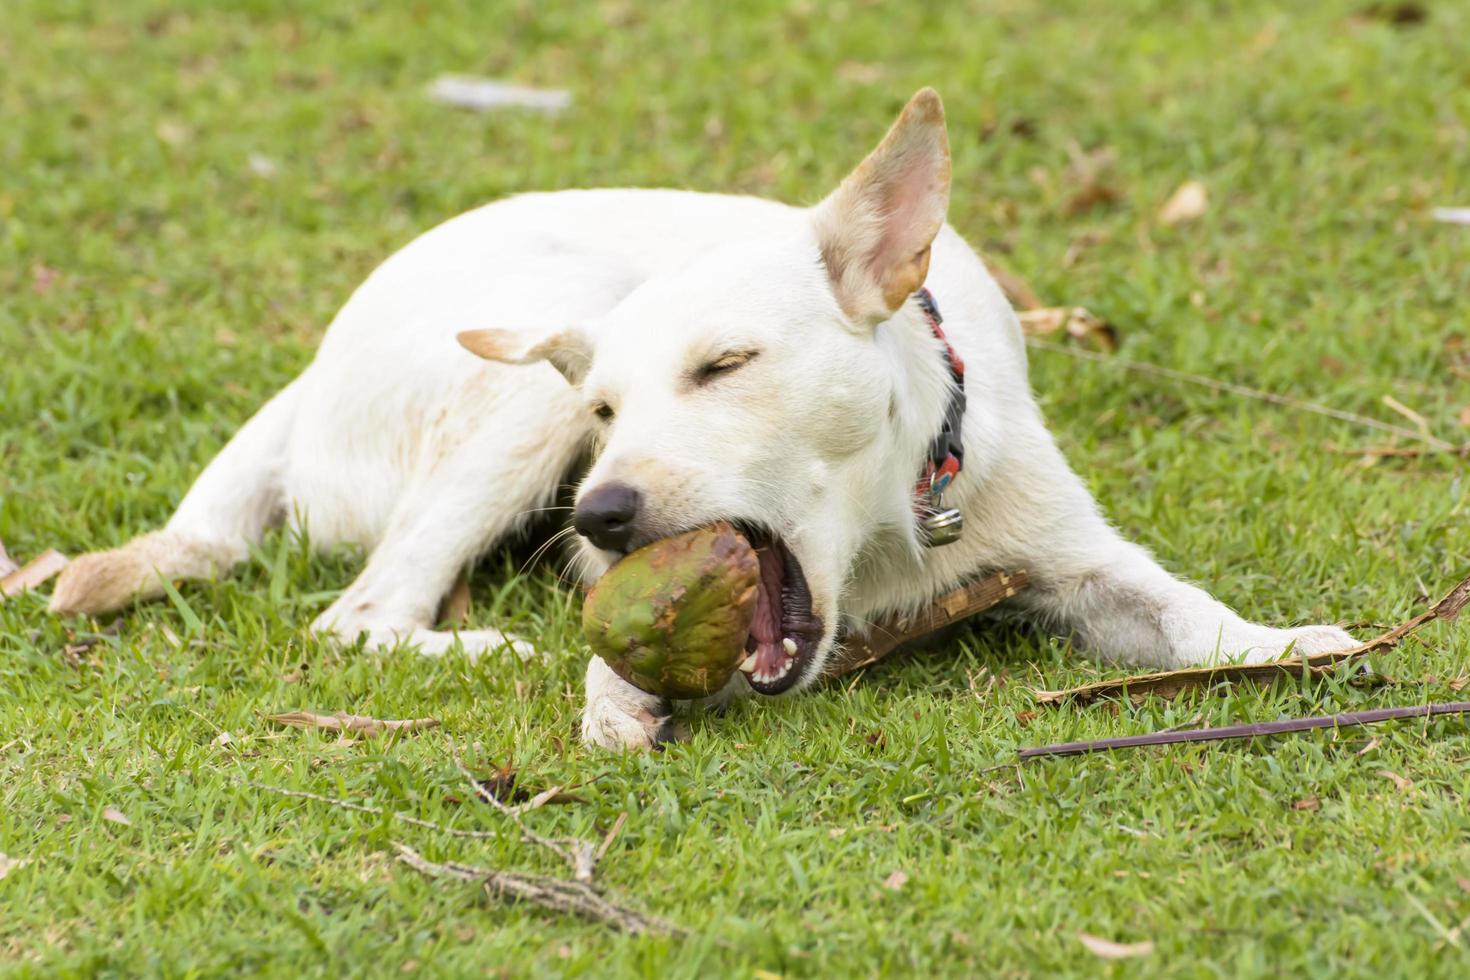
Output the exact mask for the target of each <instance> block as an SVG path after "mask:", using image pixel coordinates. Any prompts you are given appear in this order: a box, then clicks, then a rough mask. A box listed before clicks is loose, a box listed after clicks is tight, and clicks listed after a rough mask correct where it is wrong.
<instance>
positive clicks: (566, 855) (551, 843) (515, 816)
mask: <svg viewBox="0 0 1470 980" xmlns="http://www.w3.org/2000/svg"><path fill="white" fill-rule="evenodd" d="M454 765H455V768H457V769H458V770H459V772H460V775H462V776H464V779H465V782H466V783H468V784H469V787H470V789H471V790H472V791H473V792H474V794H475V795H476V796H478V797H479V798H480V799H482V800H484V801H485V802H486V803H489V804H490V805H491V806H493V807H494V808H495V809H497V810H499V811H500V812H501V813H503V814H505V815H506V816H507V817H510V819H511V822H512V823H514V824H515V825H516V829H517V830H519V831H520V832H521V839H522V840H524V841H526V842H527V843H528V844H536V845H538V846H540V847H544V848H546V849H547V850H549V851H551V852H552V853H554V854H556V855H557V856H558V857H560V858H561V859H562V860H563V861H565V862H567V864H569V865H571V866H572V869H573V870H574V871H576V870H579V869H580V865H579V864H578V860H577V856H576V855H575V854H574V853H573V852H572V851H568V850H567V849H566V848H565V847H563V846H562V842H561V841H556V840H552V839H551V838H549V837H542V836H541V835H540V834H538V833H536V832H535V831H533V830H532V829H531V828H529V827H527V826H526V824H525V821H523V820H522V819H521V815H520V812H519V811H518V810H516V809H515V808H514V807H508V806H506V805H505V804H504V803H502V802H500V801H499V800H497V799H496V798H495V794H494V793H492V792H490V791H489V790H488V789H486V788H485V787H483V786H481V785H480V781H479V780H478V779H476V778H475V777H474V774H473V773H471V772H470V771H469V770H468V769H466V768H465V764H464V763H463V762H461V761H460V760H459V757H458V756H455V758H454ZM577 843H583V844H585V843H586V841H579V842H577Z"/></svg>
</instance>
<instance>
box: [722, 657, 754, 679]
mask: <svg viewBox="0 0 1470 980" xmlns="http://www.w3.org/2000/svg"><path fill="white" fill-rule="evenodd" d="M725 662H726V663H729V661H728V660H727V661H725ZM727 669H728V668H727ZM740 669H741V670H743V671H745V672H746V673H747V674H751V673H754V672H755V654H753V653H752V654H751V655H750V656H748V657H746V658H745V659H744V660H742V661H740Z"/></svg>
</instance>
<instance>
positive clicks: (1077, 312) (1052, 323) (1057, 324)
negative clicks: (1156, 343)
mask: <svg viewBox="0 0 1470 980" xmlns="http://www.w3.org/2000/svg"><path fill="white" fill-rule="evenodd" d="M1017 316H1018V317H1019V318H1020V321H1021V331H1022V332H1023V333H1025V334H1027V335H1028V336H1032V337H1045V336H1048V335H1050V334H1054V333H1057V332H1059V331H1060V332H1065V333H1066V335H1067V336H1068V337H1071V338H1072V339H1073V340H1086V341H1091V342H1092V343H1094V344H1096V345H1097V346H1098V347H1100V348H1101V349H1103V350H1105V351H1107V352H1108V353H1112V352H1113V351H1115V350H1117V349H1118V332H1117V331H1116V330H1114V329H1113V327H1112V326H1111V325H1110V324H1109V323H1108V322H1107V321H1106V320H1104V319H1103V318H1102V317H1100V316H1097V315H1096V314H1094V313H1092V312H1091V311H1089V310H1087V309H1084V308H1083V307H1080V306H1051V307H1045V308H1042V309H1036V310H1025V311H1023V312H1021V313H1019V314H1017Z"/></svg>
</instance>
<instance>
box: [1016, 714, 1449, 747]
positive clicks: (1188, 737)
mask: <svg viewBox="0 0 1470 980" xmlns="http://www.w3.org/2000/svg"><path fill="white" fill-rule="evenodd" d="M1463 714H1470V701H1455V702H1452V703H1447V704H1416V705H1410V706H1408V707H1403V708H1376V709H1374V710H1372V711H1349V712H1347V713H1345V714H1340V715H1317V716H1315V717H1312V718H1287V719H1284V720H1282V721H1265V722H1257V723H1255V724H1250V725H1226V726H1224V727H1221V728H1185V729H1173V730H1170V731H1162V732H1149V733H1148V734H1147V735H1125V736H1123V737H1121V738H1104V739H1099V740H1097V741H1095V742H1063V743H1060V744H1057V745H1040V746H1036V747H1034V748H1028V749H1021V750H1020V752H1019V753H1018V754H1017V758H1019V759H1021V760H1023V761H1024V760H1026V759H1035V758H1038V757H1040V756H1047V755H1085V754H1087V753H1089V752H1110V751H1113V750H1115V749H1136V748H1140V747H1142V746H1146V745H1174V744H1176V743H1179V742H1220V741H1224V740H1226V739H1232V738H1256V737H1258V736H1262V735H1286V734H1290V733H1292V732H1305V731H1311V730H1312V729H1314V728H1347V727H1350V726H1352V725H1372V724H1376V723H1378V722H1382V721H1393V720H1395V719H1399V718H1432V717H1436V716H1439V715H1463Z"/></svg>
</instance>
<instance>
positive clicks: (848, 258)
mask: <svg viewBox="0 0 1470 980" xmlns="http://www.w3.org/2000/svg"><path fill="white" fill-rule="evenodd" d="M948 209H949V137H948V136H947V135H946V134H945V130H944V106H943V104H942V103H941V102H940V101H939V94H938V93H937V92H935V91H934V90H933V89H932V88H925V89H920V90H919V91H918V92H917V93H916V94H915V95H914V97H913V98H912V99H910V100H909V103H908V105H906V106H904V108H903V112H902V113H901V114H900V115H899V117H898V121H897V122H895V123H894V124H893V128H892V129H890V130H889V131H888V135H887V136H885V137H883V142H881V143H879V144H878V148H877V149H875V150H874V151H873V152H872V153H871V154H869V155H868V158H867V159H866V160H864V161H863V162H862V164H861V165H859V166H858V168H857V169H856V170H854V171H853V172H852V173H851V174H850V175H848V177H847V179H846V180H844V181H843V182H842V183H841V185H839V186H838V188H837V190H835V191H833V192H832V194H831V195H830V196H829V197H828V198H827V199H826V200H824V201H823V202H822V203H821V204H819V205H817V207H816V208H815V211H814V224H815V230H816V235H817V243H818V245H819V247H820V248H821V251H822V262H823V263H824V264H825V265H826V267H827V274H828V276H829V277H830V278H831V280H832V290H833V292H834V293H835V294H836V296H837V302H838V303H839V304H840V305H841V306H842V310H843V312H845V313H846V314H847V315H848V317H850V318H851V319H852V321H853V322H854V323H855V324H858V325H861V326H866V327H871V326H875V325H876V324H878V323H880V322H881V321H883V320H886V319H887V318H888V317H889V316H891V315H892V314H893V312H894V311H895V310H897V309H898V308H899V307H900V306H901V305H903V302H904V301H905V300H906V299H908V298H909V296H911V295H912V294H913V293H914V291H915V290H917V289H918V288H919V287H920V286H922V285H924V277H925V276H926V275H927V274H928V272H929V246H930V245H931V244H932V243H933V241H934V236H935V235H937V234H939V229H940V228H942V227H943V226H944V215H945V212H946V211H947V210H948Z"/></svg>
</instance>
